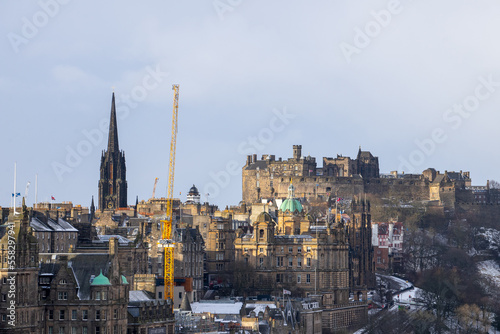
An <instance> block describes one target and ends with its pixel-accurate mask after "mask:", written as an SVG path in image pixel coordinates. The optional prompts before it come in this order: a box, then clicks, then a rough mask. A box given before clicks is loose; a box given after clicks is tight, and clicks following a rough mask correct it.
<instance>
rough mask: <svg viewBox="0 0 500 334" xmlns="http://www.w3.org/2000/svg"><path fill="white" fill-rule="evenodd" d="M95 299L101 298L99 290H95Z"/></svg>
mask: <svg viewBox="0 0 500 334" xmlns="http://www.w3.org/2000/svg"><path fill="white" fill-rule="evenodd" d="M95 300H101V292H100V291H96V293H95Z"/></svg>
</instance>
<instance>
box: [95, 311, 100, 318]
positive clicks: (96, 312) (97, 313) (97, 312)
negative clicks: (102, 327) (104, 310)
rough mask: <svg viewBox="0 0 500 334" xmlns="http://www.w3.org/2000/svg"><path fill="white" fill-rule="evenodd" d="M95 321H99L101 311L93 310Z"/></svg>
mask: <svg viewBox="0 0 500 334" xmlns="http://www.w3.org/2000/svg"><path fill="white" fill-rule="evenodd" d="M95 320H101V310H95Z"/></svg>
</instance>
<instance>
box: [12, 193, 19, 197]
mask: <svg viewBox="0 0 500 334" xmlns="http://www.w3.org/2000/svg"><path fill="white" fill-rule="evenodd" d="M19 196H21V193H16V197H19ZM12 197H14V193H12Z"/></svg>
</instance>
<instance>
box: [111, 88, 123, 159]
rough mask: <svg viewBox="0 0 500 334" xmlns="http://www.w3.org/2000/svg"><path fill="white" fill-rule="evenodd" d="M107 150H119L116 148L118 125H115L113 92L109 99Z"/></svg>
mask: <svg viewBox="0 0 500 334" xmlns="http://www.w3.org/2000/svg"><path fill="white" fill-rule="evenodd" d="M108 152H110V153H112V152H120V150H119V148H118V127H117V125H116V108H115V92H113V97H112V99H111V116H110V119H109V135H108Z"/></svg>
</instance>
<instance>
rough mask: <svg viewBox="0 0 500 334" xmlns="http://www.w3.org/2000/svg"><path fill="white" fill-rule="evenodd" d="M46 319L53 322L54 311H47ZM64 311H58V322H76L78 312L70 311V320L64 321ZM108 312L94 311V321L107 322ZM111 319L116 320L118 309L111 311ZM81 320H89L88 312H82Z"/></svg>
mask: <svg viewBox="0 0 500 334" xmlns="http://www.w3.org/2000/svg"><path fill="white" fill-rule="evenodd" d="M47 317H48V319H49V320H54V310H48V314H47ZM66 317H67V315H66V310H59V314H58V320H78V310H71V318H68V319H66ZM107 318H108V310H95V320H96V321H101V320H107ZM113 319H118V309H117V308H115V309H114V310H113ZM81 320H89V311H88V310H82V318H81Z"/></svg>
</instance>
